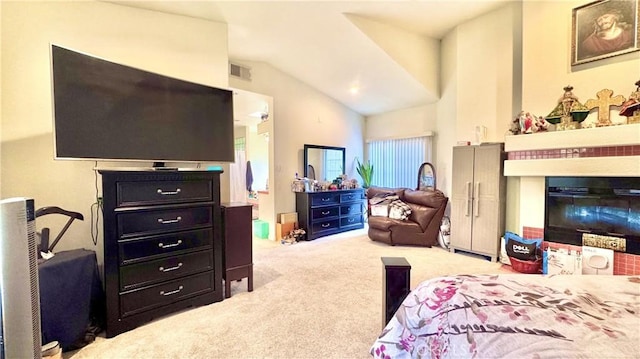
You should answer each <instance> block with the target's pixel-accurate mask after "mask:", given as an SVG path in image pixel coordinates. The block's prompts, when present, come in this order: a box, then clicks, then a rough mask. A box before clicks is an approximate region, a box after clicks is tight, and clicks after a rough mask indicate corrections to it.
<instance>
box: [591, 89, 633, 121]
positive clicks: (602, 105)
mask: <svg viewBox="0 0 640 359" xmlns="http://www.w3.org/2000/svg"><path fill="white" fill-rule="evenodd" d="M611 95H613V91H612V90H609V89H602V90H600V91H598V93H596V96H598V99H597V100H594V99H589V100H587V102H585V103H584V105H585V106H587V108H588V109H589V110H592V109H594V108H598V122H597V123H596V126H597V127H602V126H611V118H610V116H609V108H610V107H611V106H620V105H622V103H623V102H624V96H622V95H616V96H615V97H611Z"/></svg>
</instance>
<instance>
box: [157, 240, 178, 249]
mask: <svg viewBox="0 0 640 359" xmlns="http://www.w3.org/2000/svg"><path fill="white" fill-rule="evenodd" d="M181 244H182V239H178V241H177V242H176V243H172V244H164V243H162V242H160V243H158V247H160V248H162V249H166V248H171V247H177V246H179V245H181Z"/></svg>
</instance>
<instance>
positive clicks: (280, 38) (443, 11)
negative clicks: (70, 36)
mask: <svg viewBox="0 0 640 359" xmlns="http://www.w3.org/2000/svg"><path fill="white" fill-rule="evenodd" d="M508 1H519V0H425V1H415V0H413V1H412V0H408V1H403V0H400V1H398V0H396V1H362V0H361V1H326V0H325V1H209V0H199V1H110V2H113V3H118V4H121V5H126V6H133V7H138V8H144V9H149V10H154V11H161V12H165V13H172V14H177V15H184V16H191V17H195V18H200V19H206V20H212V21H217V22H224V23H226V24H228V32H229V56H230V58H231V59H232V60H236V61H240V62H241V61H242V60H248V61H260V62H266V63H268V64H270V65H271V66H273V67H275V68H277V69H279V70H280V71H282V72H285V73H287V74H289V75H291V76H293V77H296V78H298V79H299V80H301V81H303V82H305V83H307V84H309V85H310V86H312V87H314V88H316V89H317V90H319V91H321V92H323V93H325V94H326V95H328V96H330V97H332V98H334V99H336V100H337V101H339V102H341V103H342V104H344V105H345V106H347V107H349V108H351V109H352V110H354V111H356V112H358V113H360V114H362V115H365V116H366V115H373V114H378V113H384V112H389V111H393V110H398V109H404V108H409V107H414V106H419V105H424V104H428V103H433V102H435V101H437V99H438V97H439V88H438V86H439V85H438V82H437V70H438V66H439V64H438V63H435V64H433V63H424V64H420V63H419V62H418V63H417V64H416V62H415V59H408V58H403V53H407V52H410V53H415V52H416V51H418V53H420V52H421V51H424V52H428V51H429V49H430V47H433V46H435V47H436V49H437V48H438V46H439V45H438V44H439V41H440V39H442V38H443V37H444V36H445V35H446V34H447V33H448V32H450V31H451V30H452V29H454V28H455V27H456V26H457V25H459V24H460V23H463V22H465V21H468V20H470V19H472V18H474V17H477V16H480V15H482V14H484V13H486V12H488V11H491V10H493V9H495V8H498V7H500V6H502V5H504V4H505V3H506V2H508ZM396 39H397V41H395V40H396ZM408 48H410V50H409V51H406V49H408ZM405 57H406V56H405ZM438 59H439V56H435V60H434V59H429V58H427V59H426V60H425V62H437V61H438ZM412 61H413V62H412ZM420 66H423V67H425V66H426V67H430V68H431V70H429V69H426V70H425V69H420ZM424 71H427V72H429V71H431V72H432V76H430V75H429V74H427V75H425V74H424V73H423V72H424ZM434 78H435V79H434Z"/></svg>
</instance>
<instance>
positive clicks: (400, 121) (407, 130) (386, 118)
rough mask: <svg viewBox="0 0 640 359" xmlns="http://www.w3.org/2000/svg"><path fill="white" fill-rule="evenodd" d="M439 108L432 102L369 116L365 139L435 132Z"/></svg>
mask: <svg viewBox="0 0 640 359" xmlns="http://www.w3.org/2000/svg"><path fill="white" fill-rule="evenodd" d="M437 110H438V109H437V106H436V105H435V104H432V105H424V106H418V107H412V108H408V109H404V110H398V111H393V112H387V113H383V114H379V115H372V116H368V117H367V118H366V120H365V123H366V129H365V136H364V137H365V140H367V141H368V140H372V139H373V140H375V139H383V138H402V137H410V136H415V135H419V134H424V133H427V132H435V130H436V126H437V125H436V119H437ZM416 171H417V169H416Z"/></svg>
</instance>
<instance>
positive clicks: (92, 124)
mask: <svg viewBox="0 0 640 359" xmlns="http://www.w3.org/2000/svg"><path fill="white" fill-rule="evenodd" d="M51 60H52V77H53V102H54V103H53V105H54V146H55V157H56V158H58V159H92V160H134V161H153V162H165V161H174V162H233V161H234V148H233V93H232V91H230V90H226V89H220V88H215V87H211V86H205V85H201V84H196V83H192V82H188V81H183V80H179V79H175V78H171V77H167V76H163V75H159V74H155V73H151V72H148V71H143V70H140V69H136V68H133V67H129V66H125V65H121V64H117V63H113V62H110V61H106V60H102V59H99V58H96V57H93V56H89V55H85V54H82V53H79V52H75V51H72V50H69V49H65V48H62V47H59V46H56V45H52V46H51Z"/></svg>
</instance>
